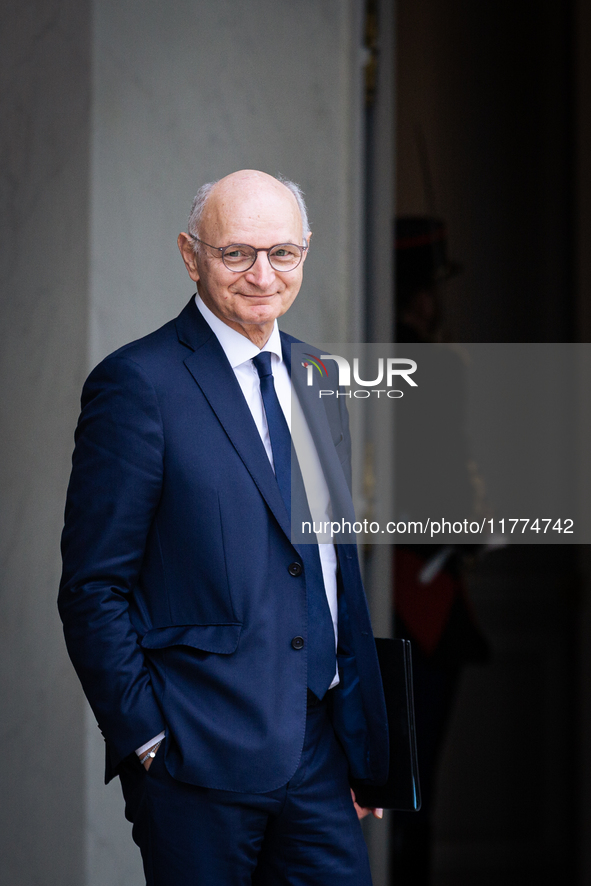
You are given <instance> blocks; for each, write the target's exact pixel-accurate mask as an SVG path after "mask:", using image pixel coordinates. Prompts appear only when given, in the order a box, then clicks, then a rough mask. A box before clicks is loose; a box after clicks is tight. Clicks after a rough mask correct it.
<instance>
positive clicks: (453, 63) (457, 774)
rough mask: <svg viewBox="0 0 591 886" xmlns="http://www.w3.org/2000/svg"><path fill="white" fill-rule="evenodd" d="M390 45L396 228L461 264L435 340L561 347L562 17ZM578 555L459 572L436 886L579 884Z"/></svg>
mask: <svg viewBox="0 0 591 886" xmlns="http://www.w3.org/2000/svg"><path fill="white" fill-rule="evenodd" d="M396 43H397V58H396V96H397V98H396V102H397V125H396V129H397V153H396V177H397V213H398V214H434V215H438V216H441V217H442V218H444V219H445V220H446V222H447V225H448V230H449V248H450V253H451V254H452V255H453V258H455V259H457V260H458V261H459V262H461V263H462V265H463V266H464V273H463V274H462V275H461V276H460V277H458V278H457V280H455V281H454V282H453V284H451V283H450V285H449V287H448V290H447V293H446V296H445V311H446V316H445V322H446V337H447V339H448V340H449V341H459V342H461V341H466V342H470V341H499V342H502V341H507V342H511V341H512V342H520V341H523V342H535V341H575V340H577V338H579V337H580V332H579V330H578V329H577V319H576V318H577V312H576V309H575V307H576V299H575V291H574V288H575V286H574V242H575V232H574V230H573V225H574V212H573V194H574V187H575V185H574V176H575V154H574V147H573V142H574V139H573V132H574V122H573V104H574V90H573V83H574V76H573V59H572V53H571V46H572V44H573V10H572V9H571V4H570V3H568V2H564V0H518V2H509V0H500V2H496V3H494V4H488V3H466V2H463V0H398V2H397V21H396ZM579 556H580V551H579V550H578V549H577V548H575V547H574V546H563V547H558V546H542V545H540V546H512V547H510V548H508V549H506V550H504V551H500V552H496V553H494V554H491V555H489V556H487V557H486V558H483V559H482V560H481V561H480V562H479V563H478V565H476V566H475V567H474V569H473V570H472V572H471V574H470V578H469V584H470V593H471V598H472V602H473V606H474V609H475V611H476V613H477V617H478V620H479V623H480V625H481V626H482V629H483V631H484V632H485V634H486V636H487V637H488V640H489V642H490V644H491V648H492V658H491V661H490V663H489V664H487V665H483V666H468V667H466V669H465V670H464V673H463V675H462V679H461V683H460V688H459V695H458V698H457V702H456V705H455V708H454V713H453V716H452V720H451V723H450V727H449V731H448V734H447V739H446V742H445V746H444V750H443V753H442V758H441V764H440V767H439V772H438V778H437V790H436V800H435V806H434V815H433V821H434V834H435V837H434V862H433V865H434V866H433V873H432V878H431V880H430V882H432V883H433V884H436V886H468V884H469V886H473V884H476V883H477V884H479V886H497V884H498V886H512V884H515V886H517V884H519V886H524V884H530V883H531V884H536V886H543V884H546V883H547V884H550V883H552V884H555V883H561V884H563V883H564V884H567V883H578V882H583V880H582V879H581V878H580V877H579V873H578V867H577V865H578V862H577V859H578V854H579V853H578V839H579V837H578V827H577V821H576V810H577V807H578V804H579V800H580V798H579V777H578V776H579V771H578V767H579V759H578V757H577V739H576V735H577V705H578V703H577V691H578V690H577V686H578V682H579V681H578V676H577V674H578V656H577V642H576V625H577V616H578V608H579V605H580V603H579V600H580V595H579V578H578V576H579ZM405 882H406V881H405ZM409 882H410V881H409ZM419 882H421V883H422V882H423V881H419V880H416V883H419ZM392 883H397V884H400V883H401V880H400V879H399V878H398V877H397V871H396V870H393V871H392Z"/></svg>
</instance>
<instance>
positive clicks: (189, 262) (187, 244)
mask: <svg viewBox="0 0 591 886" xmlns="http://www.w3.org/2000/svg"><path fill="white" fill-rule="evenodd" d="M176 242H177V246H178V248H179V252H180V254H181V256H182V259H183V261H184V263H185V267H186V269H187V273H188V275H189V277H190V278H191V280H194V281H195V283H197V281H198V280H199V271H198V269H197V257H196V256H195V250H194V248H193V243H194V242H195V241H194V240H192V239H191V237H189V235H188V234H185V233H184V232H183V233H182V234H179V235H178V237H177V241H176Z"/></svg>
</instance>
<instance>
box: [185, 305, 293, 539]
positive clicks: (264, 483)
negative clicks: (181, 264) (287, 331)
mask: <svg viewBox="0 0 591 886" xmlns="http://www.w3.org/2000/svg"><path fill="white" fill-rule="evenodd" d="M176 326H177V333H178V336H179V340H180V341H181V342H183V344H186V345H188V346H189V347H190V348H191V349H192V353H191V354H189V356H188V357H186V358H185V361H184V362H185V365H186V367H187V369H188V370H189V372H190V373H191V375H192V376H193V378H194V379H195V381H196V382H197V384H198V385H199V387H200V388H201V391H202V392H203V394H204V396H205V397H206V399H207V401H208V403H209V405H210V406H211V408H212V409H213V411H214V412H215V414H216V416H217V418H218V421H219V422H220V424H221V425H222V427H223V428H224V430H225V432H226V434H227V435H228V437H229V439H230V441H231V443H232V445H233V446H234V448H235V449H236V451H237V453H238V455H239V456H240V458H241V459H242V461H243V463H244V465H245V467H246V469H247V470H248V472H249V473H250V475H251V477H252V479H253V480H254V482H255V483H256V485H257V487H258V489H259V492H260V493H261V495H262V496H263V498H264V499H265V501H266V502H267V504H268V506H269V507H270V509H271V511H272V512H273V514H274V516H275V518H276V519H277V521H278V523H279V525H280V526H281V528H282V529H283V531H284V532H285V533H286V535H287V536H288V537H289V536H290V520H289V515H288V513H287V510H286V508H285V505H284V503H283V499H282V498H281V493H280V492H279V487H278V485H277V480H276V479H275V474H274V473H273V468H272V467H271V464H270V462H269V459H268V457H267V453H266V451H265V447H264V446H263V442H262V440H261V438H260V435H259V432H258V430H257V427H256V425H255V423H254V420H253V417H252V414H251V412H250V409H249V408H248V404H247V403H246V400H245V399H244V395H243V393H242V390H241V389H240V385H239V384H238V381H237V379H236V376H235V375H234V371H233V369H232V367H231V366H230V364H229V362H228V359H227V357H226V355H225V353H224V350H223V348H222V346H221V345H220V343H219V341H218V340H217V338H216V336H215V335H214V333H213V332H212V330H211V329H210V327H209V326H208V325H207V323H206V322H205V320H204V319H203V317H202V315H201V313H200V311H199V309H198V308H197V306H196V304H195V302H194V299H191V301H190V302H189V304H188V305H187V307H186V308H185V309H184V311H183V312H182V313H181V315H180V316H179V317H178V319H177V321H176Z"/></svg>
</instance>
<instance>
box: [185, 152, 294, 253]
mask: <svg viewBox="0 0 591 886" xmlns="http://www.w3.org/2000/svg"><path fill="white" fill-rule="evenodd" d="M257 192H258V196H259V197H260V198H263V197H264V195H265V194H274V195H275V197H276V198H277V199H278V200H280V198H281V196H282V195H283V196H285V195H286V192H287V196H288V199H289V196H290V195H291V197H292V198H293V200H295V203H296V205H297V209H298V212H299V217H300V221H301V236H298V239H297V240H295V241H294V242H296V243H302V244H304V243H305V241H306V240H307V238H308V235H309V224H308V213H307V209H306V204H305V202H304V195H303V193H302V190H301V188H300V187H299V185H297V184H295V182H292V181H289V180H288V179H284V178H274V177H273V176H272V175H268V173H266V172H261V171H259V170H257V169H241V170H239V171H238V172H232V173H231V174H230V175H226V176H225V177H224V178H222V179H219V180H218V181H216V182H209V183H208V184H206V185H203V186H202V187H201V188H200V189H199V191H198V192H197V194H196V196H195V198H194V200H193V205H192V206H191V213H190V215H189V225H188V230H189V232H190V233H191V234H194V235H196V236H201V237H202V239H205V240H206V239H207V237H205V236H204V235H203V228H202V220H203V218H204V216H205V215H206V207H207V212H208V213H209V212H211V211H212V209H213V210H214V211H217V208H218V207H219V205H220V203H221V205H225V206H229V205H230V203H231V202H233V203H234V205H235V204H236V202H237V201H238V202H242V201H243V200H244V199H248V198H249V197H250V196H254V195H256V194H257ZM210 197H214V198H215V201H214V206H213V207H212V204H211V202H210ZM218 200H219V201H220V203H218ZM216 204H217V206H216ZM291 205H292V206H293V203H292V204H291ZM200 231H201V235H200V234H199V232H200ZM197 245H198V244H196V246H197Z"/></svg>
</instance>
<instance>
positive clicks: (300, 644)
mask: <svg viewBox="0 0 591 886" xmlns="http://www.w3.org/2000/svg"><path fill="white" fill-rule="evenodd" d="M291 645H292V646H293V648H294V649H303V648H304V638H303V637H294V638H293V640H292V641H291Z"/></svg>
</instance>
